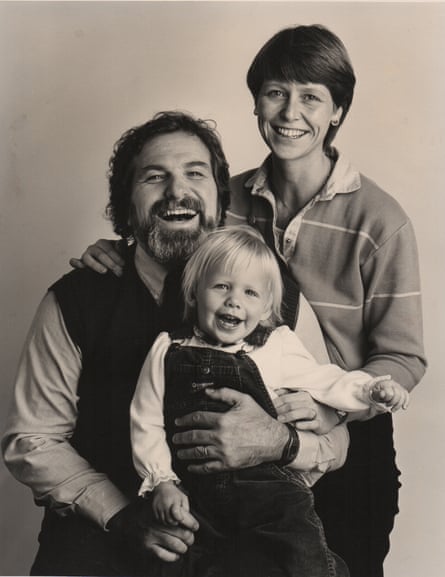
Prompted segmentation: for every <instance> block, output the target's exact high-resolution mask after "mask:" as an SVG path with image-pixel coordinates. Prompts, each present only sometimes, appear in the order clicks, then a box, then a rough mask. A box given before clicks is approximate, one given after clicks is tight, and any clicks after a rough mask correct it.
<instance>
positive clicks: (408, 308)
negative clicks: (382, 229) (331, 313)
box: [361, 220, 426, 391]
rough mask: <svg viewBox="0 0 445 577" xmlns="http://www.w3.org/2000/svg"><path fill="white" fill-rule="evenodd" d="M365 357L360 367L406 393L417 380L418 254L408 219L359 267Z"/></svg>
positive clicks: (420, 362)
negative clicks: (391, 381)
mask: <svg viewBox="0 0 445 577" xmlns="http://www.w3.org/2000/svg"><path fill="white" fill-rule="evenodd" d="M361 275H362V279H363V286H364V288H365V291H366V294H365V307H364V312H363V322H364V329H365V330H366V334H367V344H368V354H367V359H366V363H365V364H364V366H363V367H361V368H362V369H363V370H364V371H366V372H368V373H369V374H371V375H374V376H377V375H385V374H390V375H391V376H392V378H393V379H394V380H395V381H397V382H399V383H400V384H401V385H403V386H404V387H405V388H406V389H407V390H408V391H410V390H411V389H412V388H413V387H414V386H415V385H416V384H417V383H418V382H419V381H420V379H421V378H422V376H423V374H424V372H425V368H426V360H425V353H424V348H423V327H422V303H421V289H420V278H419V264H418V251H417V244H416V239H415V234H414V230H413V227H412V224H411V222H410V221H409V220H408V221H407V222H405V223H404V224H403V226H401V227H400V228H399V229H397V230H396V231H395V232H394V233H393V234H392V235H391V236H390V237H389V238H388V239H387V240H386V241H385V242H384V243H383V244H382V245H381V246H379V247H378V249H377V250H376V251H375V252H373V253H372V254H371V255H370V256H369V257H368V259H367V260H366V261H365V262H364V263H363V265H362V267H361Z"/></svg>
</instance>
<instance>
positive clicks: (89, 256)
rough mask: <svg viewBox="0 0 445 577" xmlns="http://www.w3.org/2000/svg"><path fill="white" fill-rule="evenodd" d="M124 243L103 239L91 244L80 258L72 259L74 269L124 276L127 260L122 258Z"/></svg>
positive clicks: (71, 263)
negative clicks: (108, 272) (110, 272)
mask: <svg viewBox="0 0 445 577" xmlns="http://www.w3.org/2000/svg"><path fill="white" fill-rule="evenodd" d="M122 242H123V241H114V240H106V239H105V238H101V239H99V240H98V241H96V242H95V243H94V244H91V245H90V246H89V247H88V248H87V249H86V251H85V252H84V253H83V254H82V256H81V257H80V259H79V258H72V259H70V265H71V266H72V267H73V268H86V267H88V268H91V269H92V270H94V271H95V272H98V273H100V274H104V273H106V272H107V271H109V270H111V271H112V272H113V273H114V274H115V275H116V276H122V272H123V267H124V264H125V260H124V259H123V258H122V248H123V247H122Z"/></svg>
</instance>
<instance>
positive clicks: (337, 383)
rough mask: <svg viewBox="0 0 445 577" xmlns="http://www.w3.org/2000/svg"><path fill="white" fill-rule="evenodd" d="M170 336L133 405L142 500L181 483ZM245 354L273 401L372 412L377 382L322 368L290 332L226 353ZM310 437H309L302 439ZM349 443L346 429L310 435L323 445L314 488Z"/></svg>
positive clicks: (195, 341) (158, 348)
mask: <svg viewBox="0 0 445 577" xmlns="http://www.w3.org/2000/svg"><path fill="white" fill-rule="evenodd" d="M171 342H172V341H171V339H170V337H169V335H168V333H165V332H163V333H161V334H160V335H159V336H158V338H157V339H156V341H155V342H154V344H153V347H152V348H151V350H150V352H149V354H148V355H147V358H146V360H145V362H144V365H143V367H142V370H141V373H140V376H139V380H138V384H137V386H136V391H135V395H134V397H133V401H132V404H131V409H130V415H131V437H132V447H133V460H134V464H135V467H136V470H137V471H138V473H139V475H140V477H141V478H142V479H143V482H142V485H141V488H140V494H144V493H145V492H146V491H151V490H153V488H154V487H155V486H156V485H157V484H159V483H160V482H161V481H167V480H174V481H178V480H179V479H178V478H177V476H176V474H175V472H174V471H173V469H172V466H171V456H170V451H169V448H168V445H167V441H166V435H165V430H164V418H163V399H164V390H165V378H164V360H165V355H166V353H167V350H168V348H169V346H170V344H171ZM181 344H182V345H183V346H186V345H188V346H195V347H209V346H210V345H209V344H208V343H207V342H204V341H202V340H201V339H200V338H199V336H193V337H191V338H188V339H184V340H182V341H181ZM241 347H242V348H243V349H244V350H245V351H246V352H247V354H248V355H249V356H250V358H251V359H252V360H253V361H254V362H255V363H256V365H257V367H258V370H259V372H260V374H261V376H262V378H263V381H264V384H265V386H266V389H267V391H268V392H269V394H270V396H271V398H274V397H276V396H277V395H276V393H275V391H276V390H277V389H279V388H286V389H289V390H290V391H295V390H305V391H307V392H309V393H310V395H311V396H312V397H313V398H314V399H315V400H316V401H318V402H320V403H323V404H325V405H329V406H331V407H333V408H336V409H339V410H342V411H347V412H353V411H362V410H367V409H369V408H370V405H372V404H375V405H377V404H376V403H373V402H372V400H371V398H370V395H369V389H370V387H371V386H372V384H373V383H374V382H376V380H378V378H377V379H375V378H372V377H370V376H369V375H368V374H367V373H364V372H363V371H351V372H346V371H344V370H343V369H341V368H340V367H338V366H337V365H333V364H319V363H318V362H317V361H316V360H315V359H314V357H313V356H312V355H311V354H310V353H309V351H308V350H307V349H306V348H305V346H304V345H303V343H302V342H301V340H300V339H299V337H298V336H297V335H296V334H295V333H294V332H292V331H291V330H290V329H289V328H288V327H286V326H282V327H279V328H277V329H275V330H274V331H273V332H272V334H271V335H270V336H269V338H268V340H267V342H266V343H265V345H264V346H262V347H256V348H255V347H253V346H251V345H248V344H247V343H242V344H240V343H237V344H235V345H232V346H229V347H227V346H225V347H224V351H225V352H228V353H236V352H237V351H238V350H239V349H240V348H241ZM298 434H299V435H300V436H303V437H304V436H305V433H304V432H299V433H298ZM345 439H346V445H347V443H348V433H347V429H346V427H345V426H339V427H335V428H334V429H333V430H332V431H331V433H329V434H328V435H320V436H317V435H313V434H311V442H313V443H315V444H316V445H318V447H317V449H316V453H317V455H318V457H317V459H316V463H314V464H313V465H314V466H313V468H312V470H310V471H308V472H307V473H306V475H305V478H306V481H307V483H308V484H309V485H312V484H313V483H314V482H315V481H316V480H317V479H318V478H319V477H320V476H321V475H322V474H323V473H324V472H326V470H327V469H328V468H329V462H330V461H331V460H332V459H333V455H332V446H333V443H337V442H339V441H340V442H341V444H342V445H344V442H345Z"/></svg>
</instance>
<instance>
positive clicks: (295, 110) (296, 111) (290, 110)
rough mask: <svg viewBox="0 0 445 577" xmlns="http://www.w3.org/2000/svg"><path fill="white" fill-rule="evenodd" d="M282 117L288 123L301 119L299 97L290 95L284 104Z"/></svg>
mask: <svg viewBox="0 0 445 577" xmlns="http://www.w3.org/2000/svg"><path fill="white" fill-rule="evenodd" d="M281 115H282V117H283V118H284V119H285V120H287V121H288V122H291V121H292V120H298V119H299V118H300V116H301V114H300V101H299V99H298V97H297V96H295V95H293V94H290V95H289V97H288V98H287V100H286V101H285V102H284V104H283V108H282V110H281Z"/></svg>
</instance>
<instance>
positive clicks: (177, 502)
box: [153, 481, 190, 525]
mask: <svg viewBox="0 0 445 577" xmlns="http://www.w3.org/2000/svg"><path fill="white" fill-rule="evenodd" d="M184 511H187V512H189V511H190V506H189V500H188V497H187V495H185V494H184V493H183V492H182V491H181V489H180V488H179V487H177V486H176V485H175V484H174V482H173V481H165V482H164V483H159V485H157V486H156V487H155V488H154V489H153V512H154V514H155V516H156V518H157V519H158V521H161V522H162V523H164V524H165V525H178V524H179V523H181V522H182V521H183V520H184Z"/></svg>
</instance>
